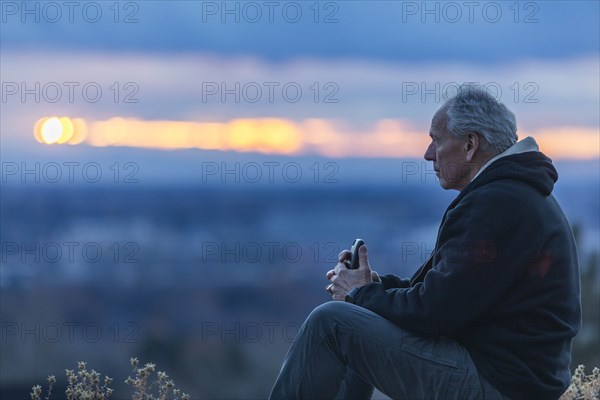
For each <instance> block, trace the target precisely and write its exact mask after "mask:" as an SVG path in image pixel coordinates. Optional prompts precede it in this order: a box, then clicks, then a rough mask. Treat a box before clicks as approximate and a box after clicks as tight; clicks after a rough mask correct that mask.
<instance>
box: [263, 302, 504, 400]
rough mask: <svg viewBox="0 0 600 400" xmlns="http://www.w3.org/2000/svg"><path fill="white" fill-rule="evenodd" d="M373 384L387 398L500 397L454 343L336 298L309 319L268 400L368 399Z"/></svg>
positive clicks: (301, 330)
mask: <svg viewBox="0 0 600 400" xmlns="http://www.w3.org/2000/svg"><path fill="white" fill-rule="evenodd" d="M374 387H376V388H377V389H379V390H380V391H381V392H383V393H385V394H386V395H388V396H390V397H391V398H392V399H410V400H415V399H461V400H466V399H490V400H497V399H498V400H500V399H502V395H501V394H500V393H499V392H498V391H497V390H496V389H494V388H493V387H492V386H491V385H490V384H489V383H488V382H487V381H485V380H484V379H483V378H482V377H480V376H479V374H478V372H477V369H476V367H475V365H474V364H473V361H472V360H471V357H470V356H469V352H468V351H467V350H466V349H465V348H464V347H462V346H461V345H460V344H458V343H457V342H455V341H453V340H450V339H447V338H444V337H441V338H426V337H421V336H419V335H416V334H414V333H411V332H410V331H407V330H405V329H403V328H401V327H399V326H398V325H396V324H393V323H392V322H390V321H388V320H386V319H385V318H382V317H380V316H379V315H377V314H375V313H373V312H371V311H369V310H367V309H365V308H362V307H359V306H357V305H354V304H350V303H344V302H340V301H331V302H328V303H325V304H322V305H320V306H319V307H317V308H315V309H314V310H313V311H312V313H311V314H310V315H309V316H308V318H307V319H306V321H305V322H304V324H303V325H302V327H301V328H300V331H299V332H298V335H297V336H296V338H295V340H294V343H292V346H291V347H290V350H289V352H288V354H287V356H286V358H285V361H284V362H283V366H282V367H281V371H280V373H279V376H278V377H277V380H276V382H275V385H274V387H273V389H272V391H271V395H270V397H269V398H270V399H273V400H275V399H282V400H283V399H286V400H290V399H369V398H371V395H372V394H373V390H374Z"/></svg>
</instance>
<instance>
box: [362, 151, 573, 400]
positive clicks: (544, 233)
mask: <svg viewBox="0 0 600 400" xmlns="http://www.w3.org/2000/svg"><path fill="white" fill-rule="evenodd" d="M557 178H558V175H557V172H556V170H555V168H554V167H553V165H552V161H551V160H550V159H549V158H547V157H546V156H545V155H544V154H542V153H540V152H539V151H527V152H523V153H519V154H514V155H508V156H505V157H502V158H499V159H498V160H496V161H494V162H492V163H491V164H490V165H489V166H487V168H485V169H484V170H483V171H482V172H481V173H480V174H479V175H478V176H477V177H476V178H475V179H474V180H472V181H471V182H470V183H469V184H468V185H467V186H466V187H465V188H464V189H463V190H462V191H461V192H460V194H459V195H458V197H457V198H456V199H455V200H454V201H453V202H452V203H451V204H450V206H449V207H448V209H447V210H446V213H445V214H444V217H443V219H442V222H441V225H440V228H439V231H438V237H437V242H436V245H435V248H434V251H433V253H432V257H431V258H430V259H429V260H428V261H427V262H426V263H425V264H424V265H423V266H422V267H421V268H420V269H419V270H418V271H417V273H416V274H415V275H414V276H413V277H412V279H410V280H408V279H399V278H398V277H396V276H393V275H386V276H382V277H381V278H382V283H370V284H368V285H365V286H363V287H361V288H360V289H359V290H358V292H357V293H356V294H355V296H354V297H355V300H356V303H357V304H358V305H360V306H362V307H365V308H367V309H369V310H371V311H374V312H375V313H377V314H379V315H381V316H382V317H384V318H386V319H388V320H390V321H393V322H394V323H396V324H398V325H400V326H402V327H403V328H405V329H408V330H411V331H414V332H417V333H420V334H423V335H427V336H433V337H439V336H446V337H449V338H452V339H454V340H456V341H457V342H459V343H461V344H462V345H463V346H465V348H466V349H467V350H468V351H469V353H470V355H471V358H472V359H473V362H474V363H475V365H476V366H477V369H478V371H479V373H480V374H481V375H482V376H483V377H484V378H485V379H487V380H488V381H489V382H490V383H491V384H492V385H493V386H494V387H495V388H496V389H497V390H499V391H500V392H501V393H502V394H503V395H505V396H508V397H510V398H514V399H528V400H531V399H557V398H558V397H560V395H561V394H562V393H563V392H564V391H565V390H566V388H567V387H568V385H569V382H570V378H571V373H570V371H569V364H570V361H571V339H572V338H573V337H574V336H575V335H576V334H577V332H578V331H579V328H580V324H581V302H580V294H579V286H580V278H579V265H578V258H577V251H576V248H575V241H574V238H573V234H572V231H571V228H570V226H569V223H568V221H567V219H566V218H565V215H564V213H563V211H562V210H561V208H560V206H559V205H558V203H557V202H556V200H555V199H554V196H552V195H551V192H552V189H553V187H554V182H556V180H557Z"/></svg>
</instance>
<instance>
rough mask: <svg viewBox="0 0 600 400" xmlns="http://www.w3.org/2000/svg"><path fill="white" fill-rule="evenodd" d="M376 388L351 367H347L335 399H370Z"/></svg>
mask: <svg viewBox="0 0 600 400" xmlns="http://www.w3.org/2000/svg"><path fill="white" fill-rule="evenodd" d="M374 390H375V388H374V387H373V385H371V384H370V383H369V382H367V381H365V380H364V379H363V378H361V377H360V376H358V375H356V373H355V372H354V371H352V370H351V369H350V368H347V369H346V375H345V376H344V379H343V380H342V383H341V384H340V390H339V391H338V393H337V396H336V398H335V400H364V399H370V398H371V397H372V396H373V391H374Z"/></svg>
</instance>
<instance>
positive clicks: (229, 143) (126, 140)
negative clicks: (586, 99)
mask: <svg viewBox="0 0 600 400" xmlns="http://www.w3.org/2000/svg"><path fill="white" fill-rule="evenodd" d="M526 136H533V137H534V138H535V139H536V141H537V142H538V144H539V146H540V149H541V151H542V152H544V153H545V154H547V155H548V156H549V157H552V158H569V159H590V158H597V157H599V156H600V141H599V135H598V130H597V129H595V128H589V127H578V126H571V127H550V128H544V129H539V130H533V131H528V132H519V138H523V137H526ZM34 137H35V139H36V140H37V141H38V142H39V143H43V144H49V145H52V144H69V145H77V144H87V145H90V146H95V147H109V146H120V147H141V148H151V149H162V150H176V149H194V148H196V149H204V150H222V151H237V152H259V153H265V154H284V155H302V154H318V155H322V156H326V157H336V158H341V157H421V156H422V153H423V151H424V149H425V148H426V147H427V144H428V141H429V137H428V136H427V134H426V133H424V132H421V131H419V130H418V129H415V128H413V127H411V126H410V125H409V124H407V123H406V122H404V121H399V120H392V119H384V120H380V121H377V122H376V123H375V124H373V126H372V127H371V128H370V129H367V130H363V131H356V130H352V129H351V128H349V127H348V126H347V124H344V123H343V122H341V121H336V120H325V119H315V118H312V119H307V120H303V121H300V122H298V121H292V120H288V119H284V118H256V119H250V118H245V119H233V120H230V121H227V122H192V121H146V120H140V119H134V118H111V119H109V120H105V121H84V120H83V119H80V118H74V119H71V118H67V117H45V118H41V119H40V120H38V121H37V122H36V124H35V126H34Z"/></svg>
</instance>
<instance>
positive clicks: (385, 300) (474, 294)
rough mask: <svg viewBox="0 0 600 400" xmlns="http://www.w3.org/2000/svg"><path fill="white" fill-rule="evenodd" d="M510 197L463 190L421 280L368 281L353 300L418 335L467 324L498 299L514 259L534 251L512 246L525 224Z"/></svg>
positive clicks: (453, 329) (513, 275)
mask: <svg viewBox="0 0 600 400" xmlns="http://www.w3.org/2000/svg"><path fill="white" fill-rule="evenodd" d="M508 197H511V195H510V194H509V195H508ZM514 200H516V199H514V198H513V199H506V193H494V191H493V190H491V191H485V190H484V188H482V189H480V190H479V191H477V192H474V193H471V194H469V195H467V196H465V197H464V198H463V199H462V200H461V201H460V202H459V203H458V204H457V206H456V207H455V208H453V209H452V210H450V211H448V213H447V214H446V220H445V221H444V223H443V225H442V227H441V230H440V235H439V238H438V243H437V246H436V250H435V254H434V258H433V264H432V268H431V269H430V270H429V271H428V272H427V274H426V275H425V278H424V279H423V281H422V282H419V283H416V284H415V285H414V286H412V287H403V286H401V287H390V286H388V287H386V284H387V285H393V282H394V281H392V280H391V278H386V280H385V283H384V284H383V285H382V284H379V283H370V284H367V285H365V286H362V287H361V288H360V289H359V290H358V291H357V293H356V294H355V301H356V303H357V304H358V305H360V306H362V307H364V308H367V309H369V310H371V311H373V312H375V313H377V314H379V315H381V316H382V317H384V318H386V319H388V320H390V321H392V322H394V323H396V324H398V325H400V326H403V327H404V328H406V329H409V330H412V331H417V332H419V333H420V334H423V335H430V336H447V335H452V334H453V333H455V332H458V331H460V330H462V329H464V328H466V327H468V325H469V324H470V323H472V322H473V321H474V320H476V319H477V318H478V316H480V315H481V314H482V313H483V312H484V311H485V310H487V309H488V308H489V307H490V306H491V305H492V304H493V303H494V302H496V301H498V300H499V299H501V297H502V295H503V293H505V292H506V291H507V290H508V289H509V288H510V286H511V284H512V283H513V282H514V281H515V279H517V277H518V274H519V269H518V267H517V266H518V265H520V263H521V261H520V259H522V258H524V257H528V256H529V255H528V253H529V252H532V251H535V249H533V248H527V249H526V250H525V251H519V250H523V249H522V248H521V249H519V248H518V247H515V246H518V242H517V243H515V242H513V240H516V239H518V238H515V232H520V235H528V233H527V232H523V231H524V230H525V231H526V230H527V229H528V228H526V227H525V228H524V227H523V225H522V224H520V221H519V220H520V216H519V215H518V213H519V211H518V210H515V207H514V206H512V205H513V204H518V203H513V201H514ZM519 237H520V238H521V240H522V239H523V237H522V236H519ZM527 244H528V246H530V247H534V246H531V243H527ZM382 281H383V279H382ZM395 283H398V284H399V283H400V282H399V281H395Z"/></svg>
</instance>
